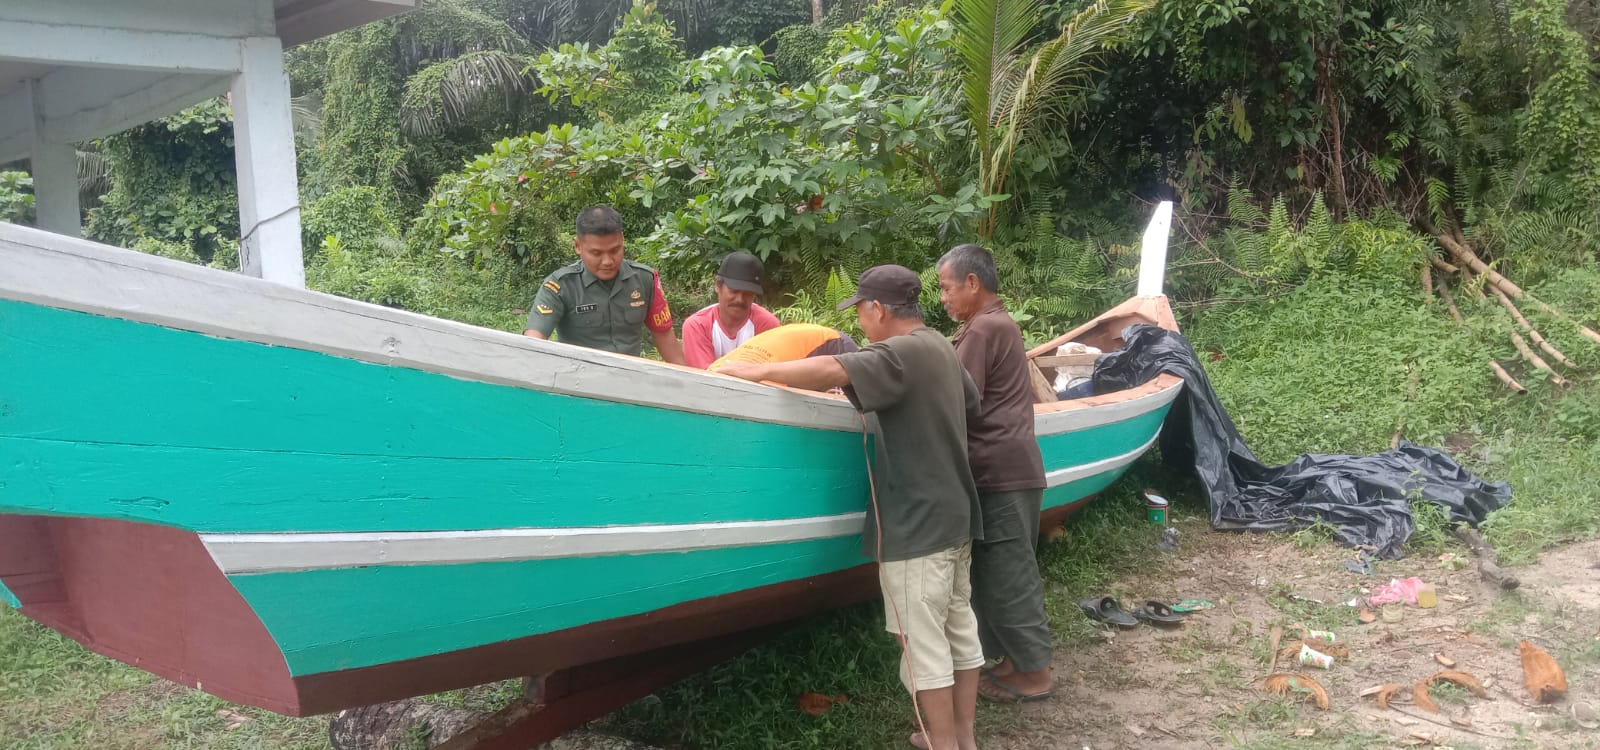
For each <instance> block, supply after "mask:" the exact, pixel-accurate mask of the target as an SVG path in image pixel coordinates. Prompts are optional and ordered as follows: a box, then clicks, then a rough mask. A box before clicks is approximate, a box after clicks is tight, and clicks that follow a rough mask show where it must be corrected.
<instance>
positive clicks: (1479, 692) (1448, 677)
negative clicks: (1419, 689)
mask: <svg viewBox="0 0 1600 750" xmlns="http://www.w3.org/2000/svg"><path fill="white" fill-rule="evenodd" d="M1440 680H1443V681H1445V682H1453V683H1455V684H1457V685H1460V686H1461V687H1464V688H1466V689H1467V690H1469V691H1471V693H1472V694H1473V695H1476V696H1478V697H1479V698H1487V697H1489V691H1488V690H1487V689H1485V688H1484V687H1483V684H1482V683H1480V682H1478V678H1477V677H1474V676H1472V674H1470V673H1468V672H1462V671H1460V670H1455V669H1450V670H1446V671H1443V672H1438V673H1436V674H1434V675H1433V676H1432V677H1429V678H1428V682H1438V681H1440Z"/></svg>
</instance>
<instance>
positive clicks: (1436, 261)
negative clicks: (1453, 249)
mask: <svg viewBox="0 0 1600 750" xmlns="http://www.w3.org/2000/svg"><path fill="white" fill-rule="evenodd" d="M1428 262H1429V263H1431V264H1433V266H1434V267H1436V268H1438V269H1439V270H1441V271H1444V272H1446V273H1461V269H1460V268H1457V267H1456V265H1455V264H1454V263H1451V262H1449V261H1447V260H1445V259H1444V258H1441V257H1439V256H1437V255H1435V256H1432V257H1430V258H1428Z"/></svg>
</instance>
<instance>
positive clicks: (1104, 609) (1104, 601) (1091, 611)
mask: <svg viewBox="0 0 1600 750" xmlns="http://www.w3.org/2000/svg"><path fill="white" fill-rule="evenodd" d="M1078 608H1079V609H1081V610H1083V614H1084V616H1085V617H1088V618H1089V619H1091V620H1094V621H1095V622H1103V623H1106V624H1108V625H1115V626H1117V627H1119V628H1136V627H1139V621H1138V620H1135V619H1133V616H1132V615H1130V614H1128V613H1127V612H1124V611H1122V605H1120V604H1117V600H1116V599H1114V598H1112V597H1109V596H1102V597H1100V598H1099V599H1084V600H1083V601H1081V602H1078Z"/></svg>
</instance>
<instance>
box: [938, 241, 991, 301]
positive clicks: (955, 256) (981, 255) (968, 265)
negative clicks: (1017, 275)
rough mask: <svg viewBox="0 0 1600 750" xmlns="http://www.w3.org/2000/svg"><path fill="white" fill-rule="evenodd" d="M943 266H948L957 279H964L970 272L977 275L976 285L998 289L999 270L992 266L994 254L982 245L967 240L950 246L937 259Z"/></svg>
mask: <svg viewBox="0 0 1600 750" xmlns="http://www.w3.org/2000/svg"><path fill="white" fill-rule="evenodd" d="M945 266H949V267H950V271H951V273H954V274H955V276H956V278H958V279H965V278H967V274H969V273H970V274H972V275H973V276H976V277H978V285H979V286H981V287H983V288H984V290H985V291H989V292H999V291H1000V271H999V269H997V268H995V266H994V255H992V254H990V253H989V251H988V250H985V249H983V246H982V245H974V244H972V243H970V242H968V243H965V244H962V245H956V246H955V247H952V248H950V252H948V253H945V254H944V257H942V258H940V259H939V265H938V267H940V268H943V267H945Z"/></svg>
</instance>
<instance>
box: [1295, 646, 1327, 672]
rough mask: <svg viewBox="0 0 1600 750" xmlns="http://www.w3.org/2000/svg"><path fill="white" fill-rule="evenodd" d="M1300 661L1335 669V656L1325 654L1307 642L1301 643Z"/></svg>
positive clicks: (1308, 664)
mask: <svg viewBox="0 0 1600 750" xmlns="http://www.w3.org/2000/svg"><path fill="white" fill-rule="evenodd" d="M1299 658H1300V663H1301V664H1302V665H1304V666H1307V667H1316V668H1317V669H1333V656H1331V655H1329V654H1324V653H1322V652H1321V651H1318V650H1316V649H1314V648H1312V647H1310V646H1308V645H1306V644H1303V643H1302V644H1300V657H1299Z"/></svg>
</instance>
